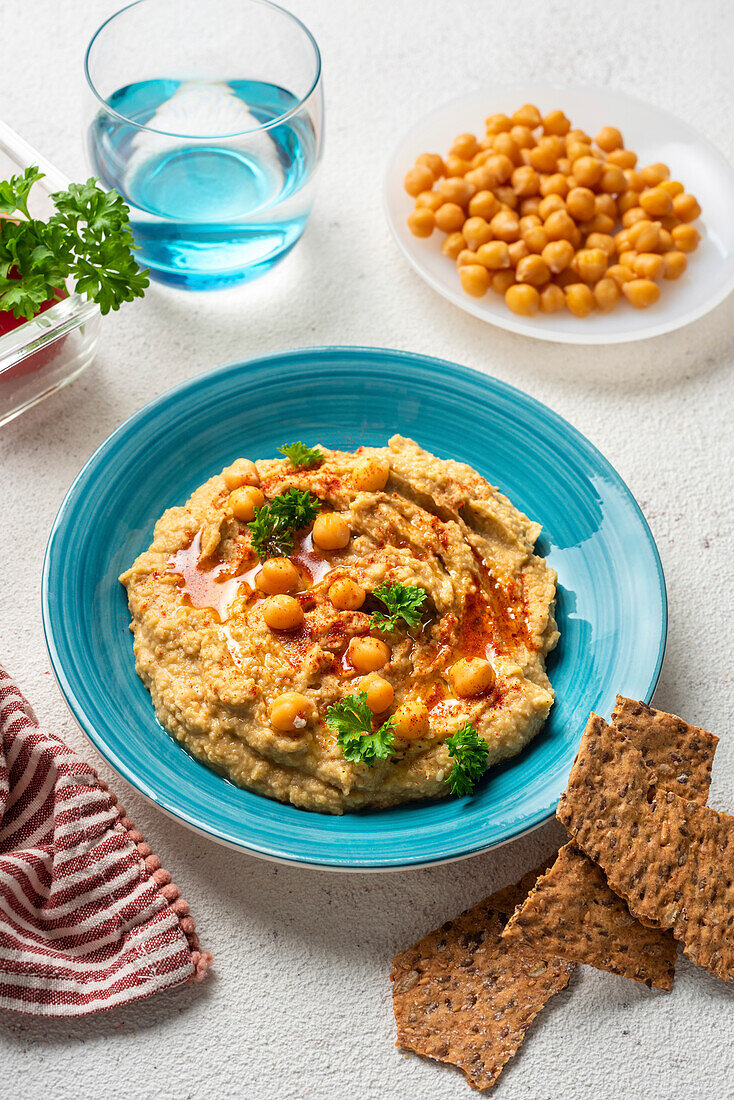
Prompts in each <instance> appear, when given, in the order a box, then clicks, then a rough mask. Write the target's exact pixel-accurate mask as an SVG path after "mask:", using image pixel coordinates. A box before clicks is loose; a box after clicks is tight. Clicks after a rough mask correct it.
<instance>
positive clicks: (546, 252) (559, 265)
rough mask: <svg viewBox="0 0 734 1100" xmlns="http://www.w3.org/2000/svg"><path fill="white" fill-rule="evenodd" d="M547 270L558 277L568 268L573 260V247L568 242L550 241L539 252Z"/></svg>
mask: <svg viewBox="0 0 734 1100" xmlns="http://www.w3.org/2000/svg"><path fill="white" fill-rule="evenodd" d="M541 256H542V257H543V259H544V260H545V262H546V263H547V265H548V268H549V270H550V271H551V272H552V273H553V274H554V275H558V274H559V273H560V272H561V271H563V270H564V269H565V268H567V267H568V265H569V264H570V263H571V260H572V259H573V245H572V244H571V242H570V241H564V240H560V241H550V243H549V244H547V245H546V246H545V248H544V249H543V251H542V252H541Z"/></svg>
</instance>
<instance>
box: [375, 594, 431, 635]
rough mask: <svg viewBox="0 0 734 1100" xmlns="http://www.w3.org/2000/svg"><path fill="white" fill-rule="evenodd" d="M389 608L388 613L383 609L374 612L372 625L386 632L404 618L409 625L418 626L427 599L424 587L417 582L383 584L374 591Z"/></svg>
mask: <svg viewBox="0 0 734 1100" xmlns="http://www.w3.org/2000/svg"><path fill="white" fill-rule="evenodd" d="M372 594H373V596H377V599H378V600H380V602H381V603H383V604H384V605H385V607H386V608H387V614H386V615H385V614H383V613H382V612H381V611H374V612H373V613H372V626H373V627H376V628H377V629H378V630H382V631H384V632H385V633H387V631H389V630H394V629H395V627H396V626H397V625H398V619H404V620H405V622H406V623H407V624H408V626H418V625H419V623H420V621H421V609H422V607H423V604H424V602H425V599H426V593H425V590H424V589H423V588H418V586H417V585H415V584H400V582H399V581H398V582H397V583H396V584H381V585H378V587H377V588H375V590H374V592H373V593H372Z"/></svg>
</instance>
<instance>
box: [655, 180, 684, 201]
mask: <svg viewBox="0 0 734 1100" xmlns="http://www.w3.org/2000/svg"><path fill="white" fill-rule="evenodd" d="M658 186H659V187H662V189H663V191H667V192H668V194H669V195H670V197H671V198H673V199H674V198H675V196H676V195H682V194H683V192H684V191H685V187H684V186H683V184H682V183H679V182H678V180H663V182H662V183H660V184H658Z"/></svg>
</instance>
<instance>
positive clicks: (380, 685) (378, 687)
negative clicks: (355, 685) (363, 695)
mask: <svg viewBox="0 0 734 1100" xmlns="http://www.w3.org/2000/svg"><path fill="white" fill-rule="evenodd" d="M359 690H360V691H366V692H367V706H368V707H369V708H370V710H371V711H372V713H373V714H382V712H383V711H384V710H387V708H388V707H391V706H392V703H393V699H394V698H395V689H394V688H393V686H392V684H391V683H390V682H389V680H385V679H384V678H383V677H382V676H378V674H377V673H376V672H370V674H369V675H368V676H363V677H362V679H361V680H360V681H359Z"/></svg>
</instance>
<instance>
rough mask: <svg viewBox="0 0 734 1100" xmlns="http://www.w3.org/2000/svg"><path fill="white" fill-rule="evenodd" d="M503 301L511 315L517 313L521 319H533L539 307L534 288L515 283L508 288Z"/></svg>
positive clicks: (537, 296)
mask: <svg viewBox="0 0 734 1100" xmlns="http://www.w3.org/2000/svg"><path fill="white" fill-rule="evenodd" d="M505 301H506V302H507V305H508V306H509V307H510V309H511V310H512V312H513V313H519V314H521V315H522V316H523V317H533V316H534V315H535V314H536V313H537V312H538V307H539V306H540V295H539V294H538V292H537V290H536V289H535V287H534V286H529V285H528V284H527V283H516V284H515V285H514V286H510V287H508V289H507V291H506V293H505Z"/></svg>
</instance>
